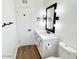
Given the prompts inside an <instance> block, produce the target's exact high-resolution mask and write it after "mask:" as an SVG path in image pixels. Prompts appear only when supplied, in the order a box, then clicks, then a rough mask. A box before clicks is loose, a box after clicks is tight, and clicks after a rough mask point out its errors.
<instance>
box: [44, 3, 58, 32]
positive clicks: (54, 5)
mask: <svg viewBox="0 0 79 59" xmlns="http://www.w3.org/2000/svg"><path fill="white" fill-rule="evenodd" d="M52 7H54V20H53V24H55V23H56V20H59V17H56V12H55V9H56V8H57V3H55V4H53V5H51V6H49V7H47V8H46V26H45V29H46V30H48V31H50V32H53V33H55V27H54V26H53V30H51V29H48V28H47V10H48V9H50V8H52Z"/></svg>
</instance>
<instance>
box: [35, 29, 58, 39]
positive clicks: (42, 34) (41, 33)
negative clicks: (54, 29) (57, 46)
mask: <svg viewBox="0 0 79 59" xmlns="http://www.w3.org/2000/svg"><path fill="white" fill-rule="evenodd" d="M35 32H36V33H37V34H38V35H39V36H40V37H41V38H42V39H43V40H51V39H57V36H56V35H55V34H53V33H51V32H50V34H48V33H47V32H46V31H44V30H35Z"/></svg>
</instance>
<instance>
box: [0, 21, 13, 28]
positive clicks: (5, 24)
mask: <svg viewBox="0 0 79 59" xmlns="http://www.w3.org/2000/svg"><path fill="white" fill-rule="evenodd" d="M11 24H13V22H9V23H8V24H7V23H4V24H3V25H2V27H5V26H7V25H11Z"/></svg>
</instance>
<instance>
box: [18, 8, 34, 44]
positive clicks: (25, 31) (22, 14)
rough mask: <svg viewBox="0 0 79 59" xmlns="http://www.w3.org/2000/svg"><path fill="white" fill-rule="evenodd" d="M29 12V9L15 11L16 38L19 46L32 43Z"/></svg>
mask: <svg viewBox="0 0 79 59" xmlns="http://www.w3.org/2000/svg"><path fill="white" fill-rule="evenodd" d="M30 18H31V10H30V9H29V8H18V9H17V37H18V44H19V45H30V44H32V43H33V39H34V38H33V35H34V34H33V31H32V28H31V25H32V24H31V23H32V22H31V19H30Z"/></svg>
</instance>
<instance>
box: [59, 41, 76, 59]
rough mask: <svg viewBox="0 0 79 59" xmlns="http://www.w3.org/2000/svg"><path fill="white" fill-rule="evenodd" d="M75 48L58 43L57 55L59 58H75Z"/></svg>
mask: <svg viewBox="0 0 79 59" xmlns="http://www.w3.org/2000/svg"><path fill="white" fill-rule="evenodd" d="M76 54H77V53H76V50H74V49H73V48H71V47H70V46H68V45H66V44H65V43H63V42H60V43H59V55H60V59H77V57H76V56H77V55H76Z"/></svg>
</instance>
